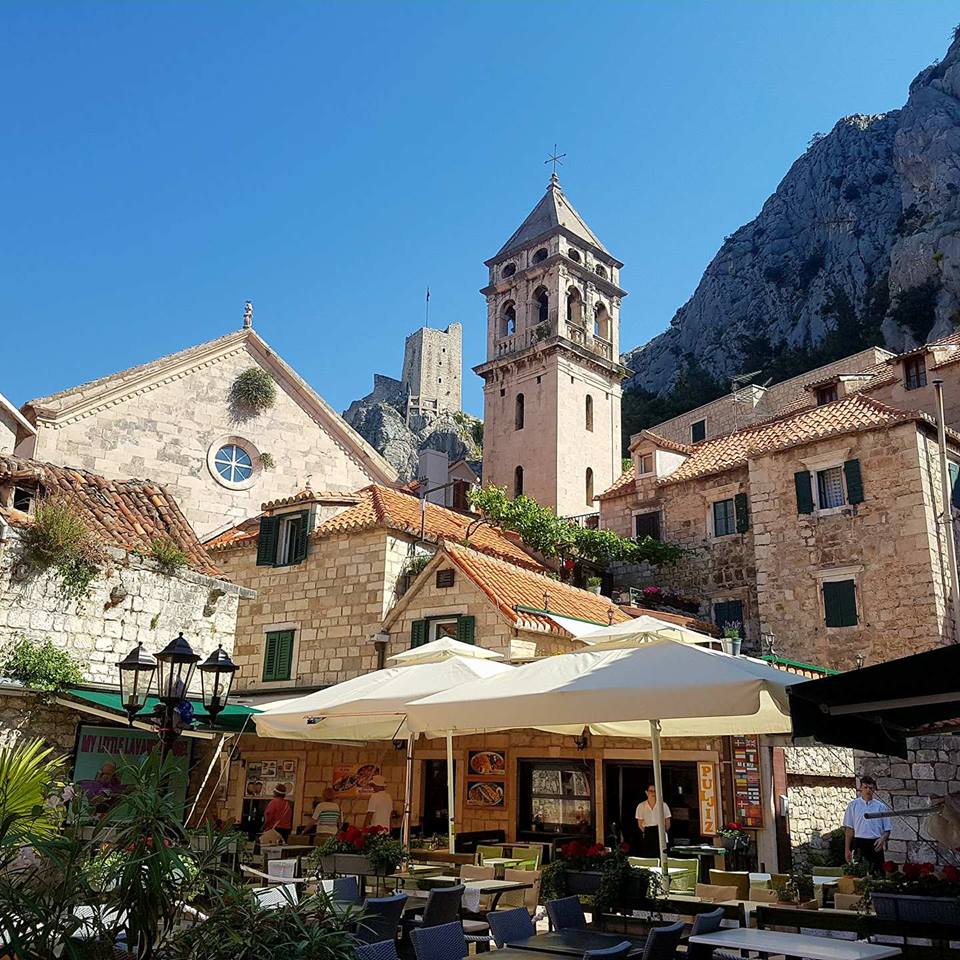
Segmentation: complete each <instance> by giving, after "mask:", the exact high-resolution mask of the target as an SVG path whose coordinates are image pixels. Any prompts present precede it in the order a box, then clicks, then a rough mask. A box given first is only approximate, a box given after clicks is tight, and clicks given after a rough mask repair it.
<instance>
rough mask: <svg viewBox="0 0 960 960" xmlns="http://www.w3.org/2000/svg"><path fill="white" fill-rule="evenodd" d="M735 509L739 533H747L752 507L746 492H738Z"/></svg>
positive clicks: (734, 502) (734, 503)
mask: <svg viewBox="0 0 960 960" xmlns="http://www.w3.org/2000/svg"><path fill="white" fill-rule="evenodd" d="M733 510H734V513H735V515H736V518H737V533H746V532H747V530H748V529H749V528H750V507H749V505H748V504H747V495H746V494H745V493H738V494H737V495H736V496H735V497H734V498H733Z"/></svg>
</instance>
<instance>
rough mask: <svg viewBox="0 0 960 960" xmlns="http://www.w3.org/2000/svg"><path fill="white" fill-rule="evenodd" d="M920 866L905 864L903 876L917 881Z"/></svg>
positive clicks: (917, 864)
mask: <svg viewBox="0 0 960 960" xmlns="http://www.w3.org/2000/svg"><path fill="white" fill-rule="evenodd" d="M920 873H921V870H920V864H919V863H905V864H904V865H903V875H904V876H905V877H906V878H907V879H908V880H916V879H917V878H918V877H919V876H920Z"/></svg>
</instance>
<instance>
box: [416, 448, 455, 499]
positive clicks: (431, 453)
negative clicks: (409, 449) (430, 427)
mask: <svg viewBox="0 0 960 960" xmlns="http://www.w3.org/2000/svg"><path fill="white" fill-rule="evenodd" d="M449 473H450V459H449V457H448V456H447V455H446V454H445V453H444V452H443V451H442V450H421V451H420V457H419V459H418V461H417V479H418V480H419V481H420V492H421V494H423V492H424V491H425V490H431V491H432V493H428V494H427V500H429V501H430V503H435V504H437V505H438V506H441V507H445V506H446V505H447V488H446V487H444V484H445V483H446V482H447V480H448V477H449ZM434 487H443V489H441V490H435V489H434Z"/></svg>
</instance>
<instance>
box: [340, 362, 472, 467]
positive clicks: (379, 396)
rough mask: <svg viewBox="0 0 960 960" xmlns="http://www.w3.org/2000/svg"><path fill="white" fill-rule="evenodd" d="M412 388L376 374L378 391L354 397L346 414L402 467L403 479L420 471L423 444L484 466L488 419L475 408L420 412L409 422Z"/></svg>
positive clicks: (355, 426)
mask: <svg viewBox="0 0 960 960" xmlns="http://www.w3.org/2000/svg"><path fill="white" fill-rule="evenodd" d="M406 408H407V394H406V391H405V390H404V388H403V385H402V384H401V383H400V381H399V380H394V379H393V378H392V377H385V376H382V375H381V374H376V375H375V376H374V387H373V391H372V392H371V393H369V394H367V396H365V397H363V398H361V399H360V400H354V402H353V403H351V404H350V406H349V407H348V408H347V409H346V410H345V411H344V413H343V417H344V419H345V420H346V421H347V423H349V424H350V426H351V427H353V429H354V430H356V431H357V433H359V434H360V436H361V437H363V439H364V440H366V441H367V442H368V443H369V444H370V445H371V446H372V447H373V448H374V449H375V450H377V451H379V452H380V453H381V454H382V455H383V456H384V457H385V458H386V460H387V461H388V462H389V463H390V464H391V465H392V466H393V467H395V468H396V470H397V472H398V473H399V474H400V479H401V480H413V479H414V478H415V477H416V476H417V461H418V458H419V455H420V451H421V450H442V451H443V452H444V453H446V454H447V456H448V458H449V459H450V462H451V463H453V462H454V461H456V460H462V459H464V458H466V459H467V460H469V461H470V462H471V464H472V465H473V466H474V468H475V470H476V471H477V472H479V469H480V466H479V461H480V459H481V457H482V455H483V451H482V442H483V424H482V423H481V422H480V421H479V420H477V419H475V418H474V417H471V416H470V415H469V414H466V413H462V412H459V411H458V412H456V413H441V414H436V415H430V414H423V413H421V414H415V415H413V416H411V418H410V423H409V425H408V423H407V418H406V415H405V411H406Z"/></svg>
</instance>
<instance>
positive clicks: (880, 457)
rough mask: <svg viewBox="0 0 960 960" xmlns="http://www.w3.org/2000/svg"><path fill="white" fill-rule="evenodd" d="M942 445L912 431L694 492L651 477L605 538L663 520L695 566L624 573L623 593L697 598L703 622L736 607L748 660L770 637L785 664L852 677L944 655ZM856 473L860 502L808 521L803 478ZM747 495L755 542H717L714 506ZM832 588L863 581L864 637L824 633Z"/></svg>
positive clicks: (859, 632)
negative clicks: (718, 606)
mask: <svg viewBox="0 0 960 960" xmlns="http://www.w3.org/2000/svg"><path fill="white" fill-rule="evenodd" d="M935 439H936V438H935V437H934V436H933V435H932V434H931V433H930V432H928V431H926V430H925V429H918V427H917V425H916V424H914V423H912V422H910V423H904V424H898V425H895V426H893V427H889V428H886V429H882V430H872V431H863V432H860V433H855V434H848V435H844V436H839V437H834V438H828V439H824V440H821V441H818V442H816V443H809V444H804V445H802V446H798V447H794V448H792V449H789V450H783V451H779V452H776V453H772V454H770V455H767V456H757V457H754V458H753V459H751V460H750V461H749V464H748V465H747V466H746V467H740V468H737V469H734V470H729V471H726V472H725V473H723V474H719V475H717V476H708V477H701V478H699V479H695V480H690V481H687V482H684V483H676V484H672V483H666V484H656V483H655V481H654V478H652V477H651V478H647V479H645V478H643V477H641V478H639V479H638V480H637V481H636V483H635V488H634V489H633V490H632V491H631V492H629V493H628V494H627V495H624V496H620V497H616V498H614V499H609V500H604V501H603V502H602V505H601V525H602V526H603V527H604V528H605V529H612V530H615V531H616V532H617V533H620V534H621V535H623V536H631V535H632V534H633V515H634V514H635V513H637V512H646V511H659V513H660V517H661V529H662V538H663V539H664V540H665V541H668V542H671V543H677V544H678V545H680V546H684V547H687V548H688V549H689V550H690V553H689V554H688V555H687V556H686V557H684V558H683V559H682V560H681V561H679V562H678V563H676V564H674V565H671V566H664V567H663V568H662V569H660V570H657V571H653V570H649V569H642V568H640V569H638V568H636V567H633V568H629V567H626V568H618V569H617V570H616V571H615V578H616V581H617V585H618V586H621V587H626V586H642V585H645V584H648V583H657V584H658V585H660V586H664V587H668V588H670V589H674V590H677V591H678V592H680V593H684V594H687V595H690V596H692V597H695V598H701V599H702V607H701V611H700V615H701V616H703V617H705V618H707V619H711V618H712V604H713V603H714V602H715V601H716V600H718V599H740V600H741V601H742V602H743V610H744V624H745V630H746V641H747V647H748V648H750V647H753V648H754V649H756V645H757V643H758V642H759V640H760V638H761V636H762V635H764V634H767V635H772V636H773V637H774V638H775V643H776V652H777V653H778V654H780V655H782V656H785V657H789V658H792V659H795V660H800V661H803V662H806V663H813V664H816V665H818V666H825V667H835V668H839V669H850V668H852V667H853V666H854V665H855V664H856V662H857V657H858V655H862V656H863V657H864V658H865V660H866V662H867V663H876V662H879V661H883V660H888V659H891V658H894V657H898V656H903V655H904V654H907V653H916V652H920V651H922V650H926V649H930V648H931V647H933V646H936V645H938V644H941V643H943V642H944V640H945V638H946V637H949V636H950V635H951V630H952V625H951V618H950V616H949V613H948V603H947V598H948V596H949V573H948V569H947V563H946V545H945V543H944V542H943V536H944V532H943V529H942V527H941V526H940V525H939V524H938V523H937V516H938V514H939V512H940V506H939V504H940V493H939V476H940V470H939V462H938V459H937V452H936V442H935ZM951 456H952V457H956V456H957V454H956V452H955V451H953V452H952V453H951ZM850 459H857V460H859V461H860V467H861V474H862V477H863V489H864V496H865V499H864V501H863V502H862V503H859V504H850V505H847V506H844V507H843V508H835V509H833V510H827V511H817V512H814V513H812V514H809V515H801V514H798V513H797V502H796V487H795V479H794V477H795V474H796V472H797V471H800V470H811V471H814V470H817V469H821V468H823V467H826V466H835V465H839V464H842V463H843V462H844V461H846V460H850ZM738 492H744V493H746V494H747V496H748V499H749V509H750V528H749V529H748V531H747V532H746V533H745V534H736V535H731V536H728V537H722V538H719V539H718V538H714V537H712V536H711V535H710V529H709V511H710V505H711V503H712V502H713V501H716V500H720V499H725V498H728V497H732V496H734V495H735V494H736V493H738ZM831 578H834V579H842V578H850V579H853V580H854V582H855V589H856V594H857V606H858V616H859V622H858V623H857V624H856V625H855V626H849V627H827V626H826V624H825V618H824V610H823V600H822V583H823V582H824V580H825V579H831Z"/></svg>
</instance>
